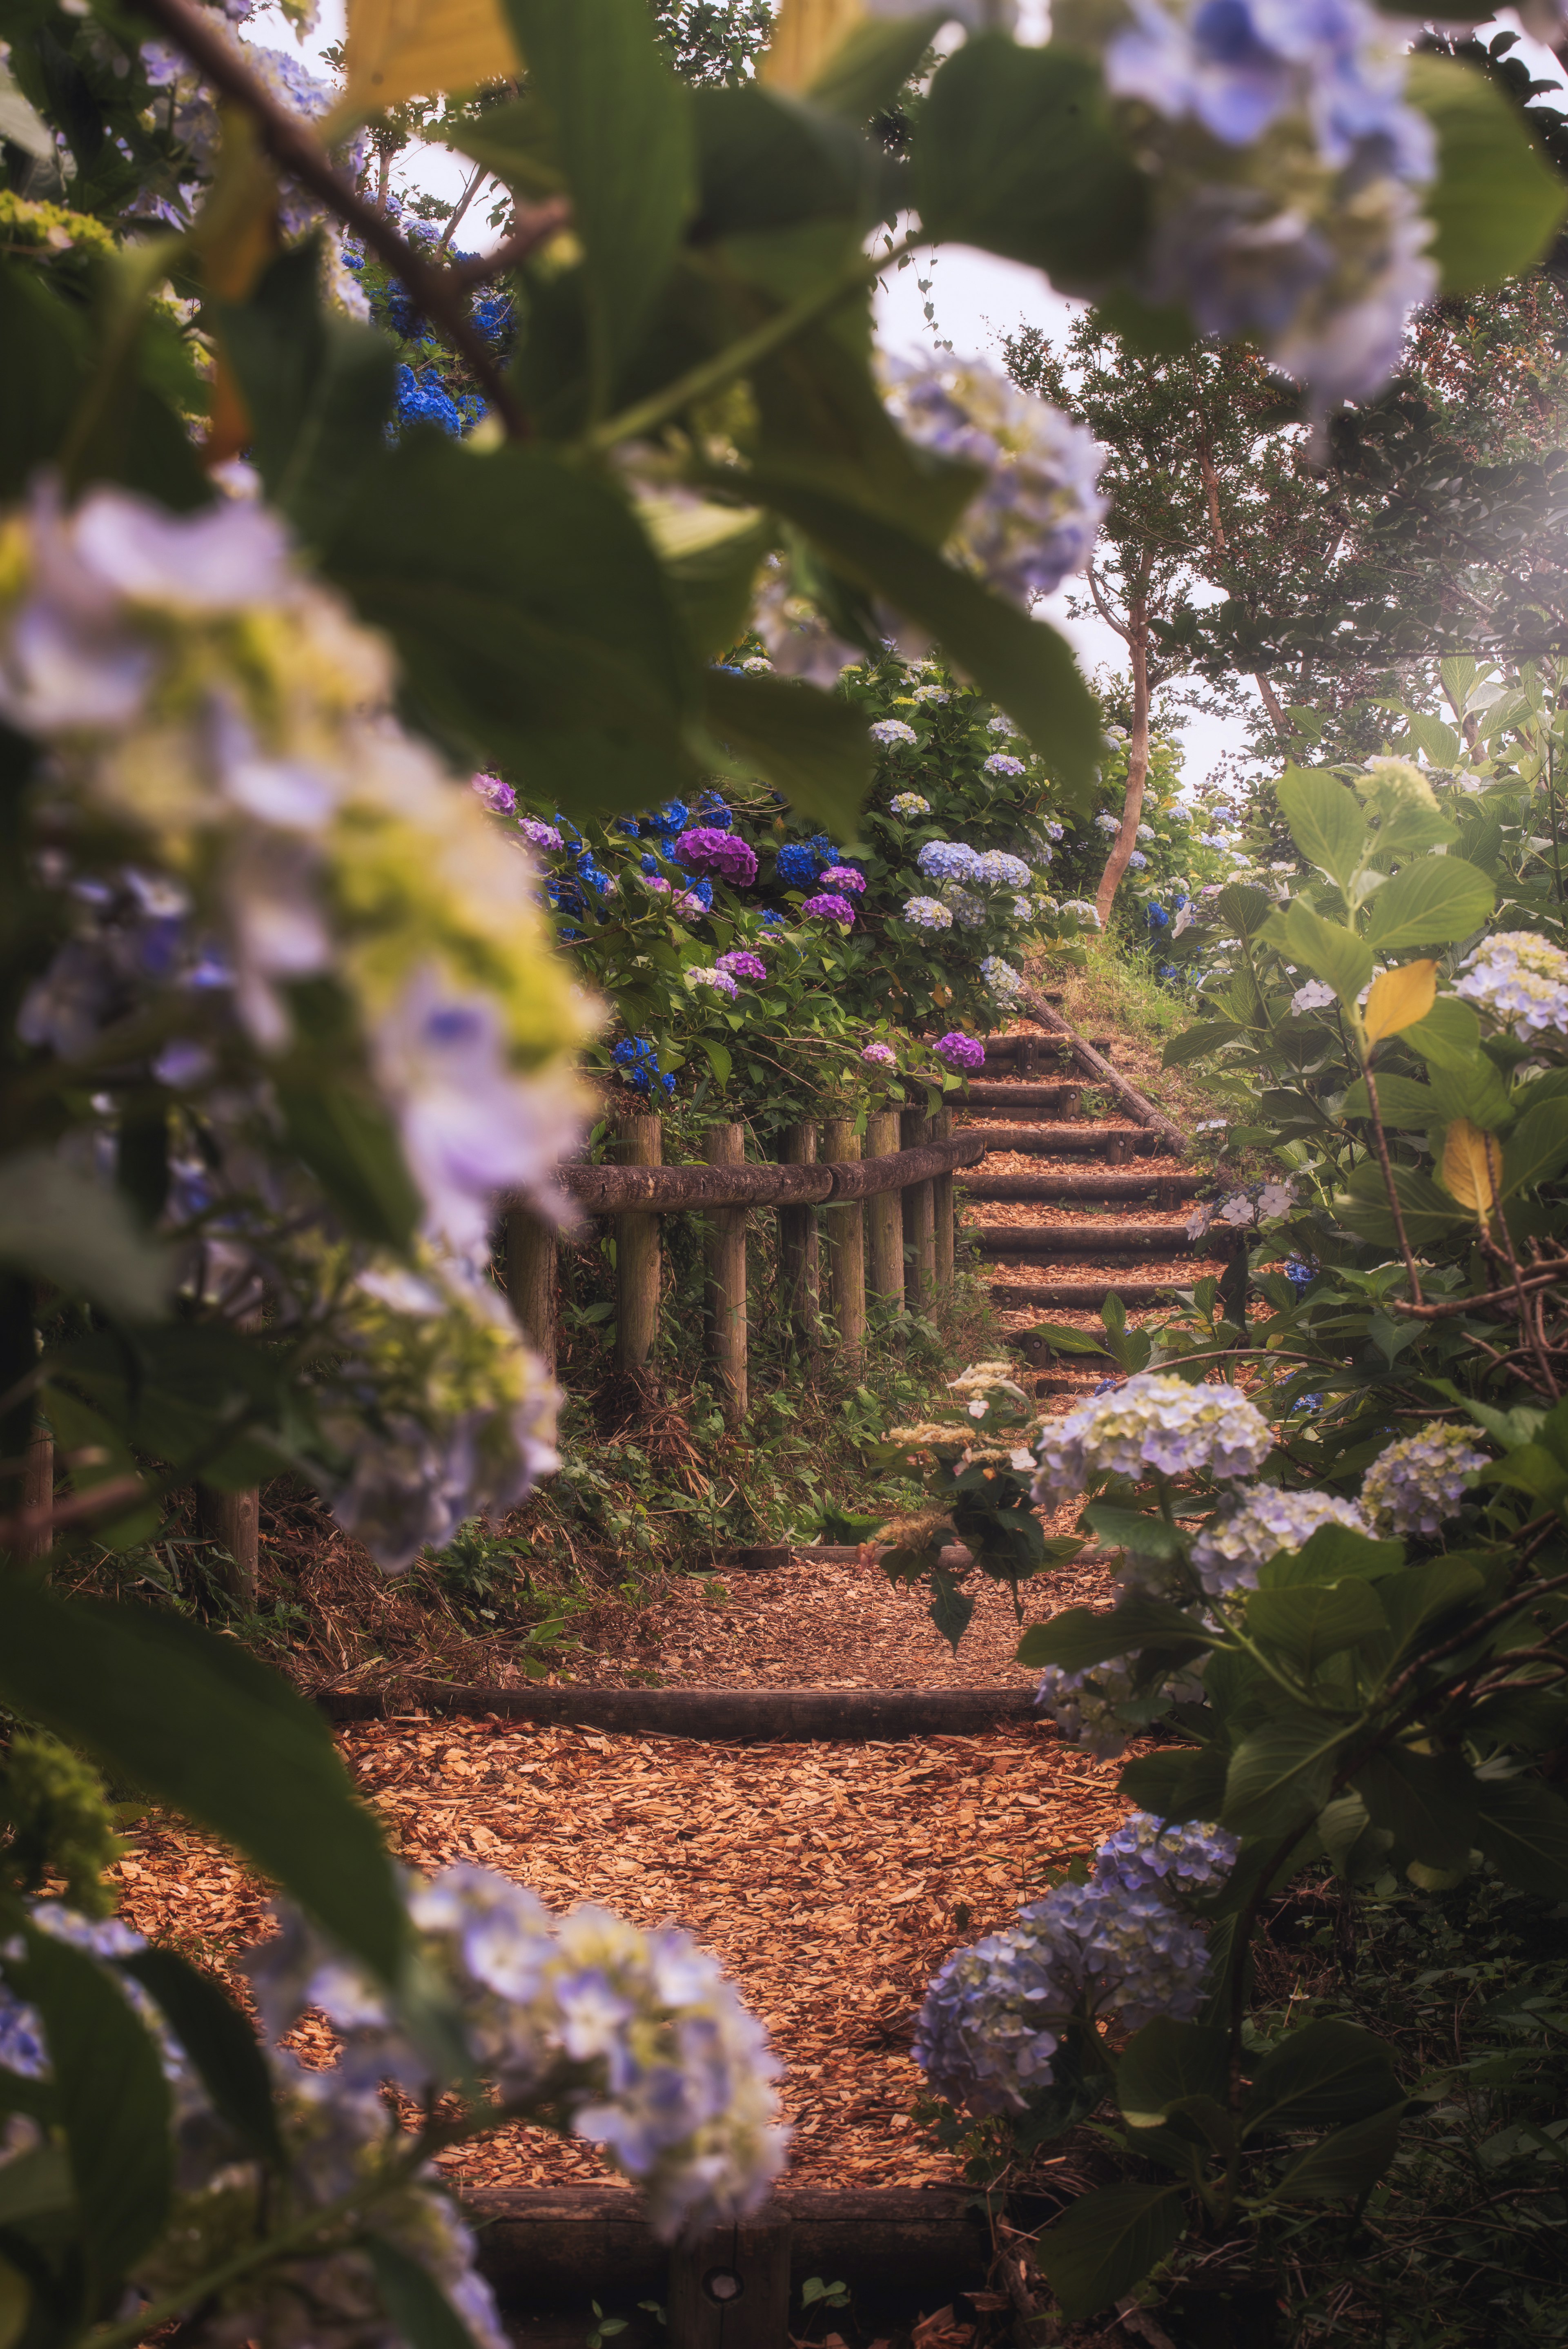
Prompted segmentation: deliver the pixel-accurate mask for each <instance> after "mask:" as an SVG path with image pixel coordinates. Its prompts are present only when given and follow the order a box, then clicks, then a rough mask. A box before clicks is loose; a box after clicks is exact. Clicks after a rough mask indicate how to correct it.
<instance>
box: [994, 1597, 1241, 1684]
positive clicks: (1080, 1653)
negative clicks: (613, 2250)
mask: <svg viewBox="0 0 1568 2349" xmlns="http://www.w3.org/2000/svg"><path fill="white" fill-rule="evenodd" d="M1212 1644H1213V1642H1212V1640H1211V1638H1210V1636H1209V1634H1208V1632H1207V1631H1205V1630H1204V1629H1203V1626H1202V1624H1201V1623H1200V1622H1198V1621H1197V1619H1195V1618H1194V1617H1193V1616H1191V1615H1184V1614H1183V1613H1182V1611H1181V1608H1179V1607H1170V1606H1167V1605H1166V1603H1165V1601H1164V1600H1163V1599H1146V1598H1144V1597H1142V1596H1141V1595H1140V1593H1138V1592H1136V1591H1134V1592H1132V1593H1131V1594H1130V1596H1129V1597H1127V1598H1126V1599H1122V1600H1121V1602H1120V1603H1119V1605H1118V1606H1116V1607H1113V1608H1112V1609H1110V1611H1109V1614H1108V1613H1106V1612H1105V1611H1104V1610H1103V1609H1096V1608H1091V1607H1068V1608H1067V1609H1064V1610H1063V1612H1062V1613H1061V1614H1059V1615H1053V1616H1052V1617H1051V1618H1050V1619H1049V1620H1048V1621H1047V1622H1045V1623H1031V1624H1030V1626H1029V1628H1028V1630H1026V1632H1025V1634H1024V1636H1023V1638H1022V1640H1020V1641H1019V1643H1018V1649H1017V1655H1016V1661H1017V1662H1019V1663H1020V1664H1031V1665H1034V1664H1059V1665H1060V1666H1061V1667H1062V1670H1063V1671H1068V1672H1081V1671H1088V1669H1089V1668H1090V1667H1091V1666H1092V1665H1095V1664H1103V1663H1106V1662H1108V1661H1109V1659H1110V1658H1111V1657H1113V1656H1126V1655H1130V1654H1131V1653H1133V1652H1134V1651H1136V1650H1137V1649H1140V1648H1155V1647H1160V1648H1164V1647H1175V1648H1179V1649H1184V1650H1186V1651H1189V1652H1190V1653H1191V1654H1194V1655H1195V1654H1197V1653H1198V1652H1199V1651H1200V1650H1202V1649H1203V1648H1207V1647H1212Z"/></svg>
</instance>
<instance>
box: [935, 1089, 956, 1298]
mask: <svg viewBox="0 0 1568 2349" xmlns="http://www.w3.org/2000/svg"><path fill="white" fill-rule="evenodd" d="M930 1126H931V1138H932V1140H933V1142H950V1141H951V1140H952V1138H953V1112H952V1111H951V1110H950V1109H937V1110H933V1112H932V1113H931V1118H930ZM931 1212H932V1222H933V1226H934V1231H933V1262H934V1268H935V1275H936V1293H937V1295H938V1296H939V1297H949V1296H951V1295H952V1293H953V1177H952V1175H951V1174H938V1175H937V1176H936V1178H935V1180H934V1182H933V1184H932V1185H931Z"/></svg>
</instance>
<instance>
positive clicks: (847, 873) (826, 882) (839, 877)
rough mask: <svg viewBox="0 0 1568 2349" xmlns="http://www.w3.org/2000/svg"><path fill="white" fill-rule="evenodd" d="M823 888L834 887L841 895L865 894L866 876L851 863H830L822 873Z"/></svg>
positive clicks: (855, 895) (856, 895) (854, 895)
mask: <svg viewBox="0 0 1568 2349" xmlns="http://www.w3.org/2000/svg"><path fill="white" fill-rule="evenodd" d="M822 886H823V887H824V888H825V889H836V890H837V891H838V893H839V895H840V896H841V897H842V896H850V897H860V896H863V895H864V894H865V886H866V876H865V874H863V873H861V872H858V871H857V870H856V868H855V867H854V865H852V864H830V865H829V867H828V869H827V871H826V872H825V873H824V874H823V875H822Z"/></svg>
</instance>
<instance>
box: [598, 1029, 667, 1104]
mask: <svg viewBox="0 0 1568 2349" xmlns="http://www.w3.org/2000/svg"><path fill="white" fill-rule="evenodd" d="M610 1058H611V1059H612V1060H613V1061H614V1063H615V1066H616V1067H617V1068H618V1069H619V1070H620V1071H621V1074H622V1075H623V1076H624V1078H625V1080H626V1082H627V1083H628V1084H629V1085H631V1086H632V1087H633V1088H634V1091H636V1092H640V1093H646V1092H652V1091H653V1089H654V1088H655V1086H657V1088H658V1090H659V1091H660V1092H662V1093H664V1094H665V1095H668V1094H670V1093H673V1092H675V1089H676V1081H675V1079H674V1077H671V1076H665V1075H662V1074H661V1073H660V1070H659V1055H658V1051H657V1049H656V1047H655V1046H654V1045H653V1044H651V1043H650V1042H649V1040H648V1039H647V1038H646V1037H645V1036H623V1038H622V1039H621V1041H620V1042H619V1043H618V1044H617V1045H616V1046H615V1049H614V1051H613V1052H612V1053H611V1055H610Z"/></svg>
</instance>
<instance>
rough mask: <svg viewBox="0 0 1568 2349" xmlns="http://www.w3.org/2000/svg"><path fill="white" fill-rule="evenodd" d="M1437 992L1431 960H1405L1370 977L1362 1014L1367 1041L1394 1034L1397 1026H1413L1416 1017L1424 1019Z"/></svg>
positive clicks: (1435, 975) (1436, 978) (1375, 1041)
mask: <svg viewBox="0 0 1568 2349" xmlns="http://www.w3.org/2000/svg"><path fill="white" fill-rule="evenodd" d="M1437 995H1438V966H1437V964H1436V963H1435V962H1408V963H1406V964H1405V965H1404V966H1403V968H1400V969H1398V970H1386V971H1385V972H1384V973H1383V976H1382V978H1375V979H1374V980H1373V982H1372V988H1371V992H1370V993H1369V994H1368V996H1367V1009H1366V1011H1365V1012H1364V1013H1363V1015H1362V1025H1363V1027H1364V1028H1365V1029H1366V1030H1367V1042H1368V1043H1369V1044H1376V1043H1377V1040H1378V1039H1379V1038H1380V1037H1383V1036H1397V1035H1398V1033H1399V1030H1400V1029H1401V1028H1412V1027H1414V1025H1415V1023H1416V1021H1417V1020H1418V1019H1425V1018H1426V1016H1427V1014H1428V1012H1429V1010H1430V1009H1431V1008H1432V1006H1433V1004H1434V1003H1435V1002H1436V1000H1437Z"/></svg>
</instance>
